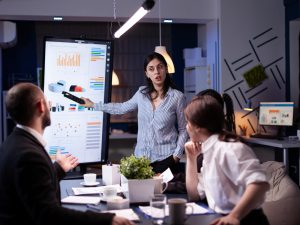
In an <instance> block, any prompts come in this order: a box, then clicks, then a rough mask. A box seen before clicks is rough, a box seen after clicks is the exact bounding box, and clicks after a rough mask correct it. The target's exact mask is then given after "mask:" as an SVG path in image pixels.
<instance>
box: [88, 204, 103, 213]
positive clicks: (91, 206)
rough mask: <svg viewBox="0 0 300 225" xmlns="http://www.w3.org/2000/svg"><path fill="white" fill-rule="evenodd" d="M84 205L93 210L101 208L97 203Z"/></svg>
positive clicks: (98, 210) (99, 210)
mask: <svg viewBox="0 0 300 225" xmlns="http://www.w3.org/2000/svg"><path fill="white" fill-rule="evenodd" d="M86 207H87V208H89V209H91V210H93V211H96V212H101V209H100V208H99V207H98V206H97V205H93V204H87V205H86Z"/></svg>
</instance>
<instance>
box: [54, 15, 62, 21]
mask: <svg viewBox="0 0 300 225" xmlns="http://www.w3.org/2000/svg"><path fill="white" fill-rule="evenodd" d="M53 20H54V21H62V20H63V18H62V17H61V16H54V17H53Z"/></svg>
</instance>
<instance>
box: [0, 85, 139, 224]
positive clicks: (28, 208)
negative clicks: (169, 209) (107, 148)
mask: <svg viewBox="0 0 300 225" xmlns="http://www.w3.org/2000/svg"><path fill="white" fill-rule="evenodd" d="M6 107H7V111H8V113H9V114H10V116H11V117H12V119H13V120H14V121H15V122H16V123H17V127H16V128H15V129H14V131H13V132H12V134H11V135H10V136H9V137H8V138H7V139H6V141H5V142H4V143H3V145H2V146H1V148H0V224H1V225H6V224H10V225H11V224H16V225H17V224H28V225H29V224H30V225H33V224H43V225H47V224H49V225H54V224H55V225H58V224H63V225H68V224H69V225H76V224H80V225H82V224H103V225H133V223H132V222H131V221H129V220H127V219H125V218H122V217H117V216H115V215H114V214H110V213H93V212H79V211H75V210H71V209H67V208H63V207H62V206H61V202H60V188H59V180H60V179H61V178H62V177H63V176H64V175H65V171H67V170H68V169H71V168H72V167H73V166H74V164H77V162H76V160H74V158H72V157H69V158H67V159H66V158H59V159H60V162H59V164H60V165H59V164H56V163H55V164H53V163H52V161H51V159H50V157H49V155H48V154H47V152H46V151H45V149H44V146H45V141H44V139H43V137H42V135H43V132H44V129H45V128H46V127H47V126H49V125H50V123H51V120H50V111H49V107H48V104H47V101H46V99H45V97H44V95H43V92H42V90H41V89H40V88H38V87H37V86H35V85H33V84H30V83H21V84H17V85H15V86H14V87H12V88H11V89H10V90H9V91H8V93H7V97H6ZM72 164H73V165H72Z"/></svg>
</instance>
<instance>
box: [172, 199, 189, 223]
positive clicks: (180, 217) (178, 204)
mask: <svg viewBox="0 0 300 225" xmlns="http://www.w3.org/2000/svg"><path fill="white" fill-rule="evenodd" d="M186 203H187V200H186V199H184V198H171V199H169V200H168V205H169V216H170V224H178V225H179V224H184V222H185V221H186V219H187V214H186V208H187V207H191V209H192V212H193V207H192V206H190V205H189V206H187V205H186ZM192 214H193V213H192Z"/></svg>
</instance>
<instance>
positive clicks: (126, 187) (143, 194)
mask: <svg viewBox="0 0 300 225" xmlns="http://www.w3.org/2000/svg"><path fill="white" fill-rule="evenodd" d="M155 182H156V180H155V179H144V180H138V179H127V178H126V177H124V176H123V175H122V174H121V187H122V191H123V194H124V195H125V197H126V198H127V199H129V202H130V203H140V202H149V201H150V198H151V196H152V195H153V194H154V186H155Z"/></svg>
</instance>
